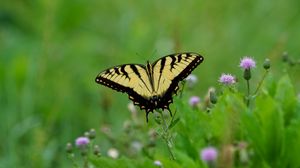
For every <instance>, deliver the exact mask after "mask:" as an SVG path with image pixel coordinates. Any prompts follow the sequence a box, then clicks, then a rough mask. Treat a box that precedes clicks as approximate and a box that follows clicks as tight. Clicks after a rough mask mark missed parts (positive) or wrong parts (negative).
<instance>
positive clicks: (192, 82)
mask: <svg viewBox="0 0 300 168" xmlns="http://www.w3.org/2000/svg"><path fill="white" fill-rule="evenodd" d="M185 80H186V82H187V85H188V87H190V88H191V87H193V86H194V85H195V84H196V83H197V81H198V78H197V76H196V75H193V74H190V75H189V76H187V77H186V78H185Z"/></svg>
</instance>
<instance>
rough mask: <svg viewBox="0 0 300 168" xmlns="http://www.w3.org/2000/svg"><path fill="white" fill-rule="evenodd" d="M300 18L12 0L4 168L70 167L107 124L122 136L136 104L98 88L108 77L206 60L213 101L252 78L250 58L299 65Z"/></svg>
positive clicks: (290, 13) (152, 4)
mask: <svg viewBox="0 0 300 168" xmlns="http://www.w3.org/2000/svg"><path fill="white" fill-rule="evenodd" d="M299 18H300V2H299V1H298V0H289V1H286V0H264V1H260V0H251V1H250V0H248V1H238V0H220V1H209V0H199V1H196V0H185V1H179V0H177V1H171V0H166V1H159V0H153V1H148V0H141V1H132V0H129V1H122V0H116V1H105V0H99V1H97V0H64V1H58V0H6V1H5V0H2V1H0V109H1V112H0V118H1V122H0V132H1V133H0V140H1V141H2V143H1V145H0V167H57V166H58V167H63V166H67V165H69V163H68V162H67V161H66V157H65V153H64V148H65V144H66V143H67V142H68V141H72V142H73V140H74V139H75V138H76V137H77V136H79V135H81V134H82V133H83V132H84V131H86V130H88V129H89V128H95V129H96V130H97V131H98V130H99V129H100V127H101V126H102V125H103V124H111V125H112V130H113V131H114V132H116V134H117V133H118V132H120V131H121V130H120V128H121V127H122V124H123V121H124V120H125V119H126V118H128V117H129V115H130V113H129V112H128V110H126V108H127V104H128V102H129V101H128V99H127V96H126V95H122V94H120V93H115V92H114V91H111V90H110V89H107V88H104V87H102V86H99V85H97V84H96V83H95V82H94V78H95V76H96V75H97V74H98V73H99V72H100V71H101V70H104V69H106V68H108V67H111V66H114V65H117V64H123V63H145V62H146V61H147V60H150V61H154V60H156V59H157V58H160V57H161V56H164V55H167V54H171V53H174V52H184V51H193V52H198V53H200V54H202V55H203V56H204V57H205V61H204V63H203V64H202V65H200V66H199V68H198V69H197V70H195V72H194V73H195V74H196V75H197V76H198V78H199V85H197V88H196V89H195V92H194V94H197V95H202V96H203V95H204V94H205V93H206V92H207V89H208V87H210V86H218V84H217V80H218V77H219V75H220V74H221V73H223V72H226V73H232V74H234V75H236V76H237V77H238V78H240V77H241V76H242V74H241V71H240V70H239V68H238V63H239V60H240V58H241V57H242V56H245V55H249V56H252V57H253V58H254V59H256V60H257V63H258V66H261V65H262V63H263V60H264V59H265V58H266V57H268V58H270V59H271V61H272V63H273V65H274V64H275V65H276V64H279V62H280V61H281V54H282V52H284V51H288V52H289V53H290V55H292V56H293V57H294V58H296V59H297V58H299V55H300V53H299V39H300V31H299V30H300V29H299V28H300V20H299ZM297 56H298V57H297ZM298 70H299V68H298ZM256 71H258V72H259V71H260V69H257V70H256ZM274 72H275V73H274V74H275V75H276V73H280V72H281V69H280V68H279V69H277V70H274ZM294 72H295V71H294ZM298 72H299V71H298ZM258 78H259V77H255V76H254V79H258ZM293 82H294V84H296V85H298V86H299V79H297V78H296V77H294V78H293ZM297 89H298V91H299V88H297ZM140 113H141V115H142V116H143V115H144V112H140ZM143 117H144V116H143ZM142 119H144V118H142ZM145 124H146V123H145ZM103 148H105V146H103Z"/></svg>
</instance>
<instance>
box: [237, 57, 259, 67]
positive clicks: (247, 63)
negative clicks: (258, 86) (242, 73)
mask: <svg viewBox="0 0 300 168" xmlns="http://www.w3.org/2000/svg"><path fill="white" fill-rule="evenodd" d="M255 66H256V63H255V61H254V60H253V59H252V58H250V57H244V58H243V59H242V60H241V62H240V67H241V68H242V69H244V70H245V69H251V68H255Z"/></svg>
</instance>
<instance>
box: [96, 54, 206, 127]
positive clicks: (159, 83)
mask: <svg viewBox="0 0 300 168" xmlns="http://www.w3.org/2000/svg"><path fill="white" fill-rule="evenodd" d="M203 59H204V58H203V57H202V56H201V55H199V54H197V53H178V54H171V55H167V56H165V57H162V58H161V59H158V60H157V61H155V62H154V63H152V64H151V63H149V62H147V64H146V66H144V65H141V64H124V65H119V66H115V67H112V68H109V69H107V70H105V71H103V72H101V73H100V74H99V75H98V76H97V77H96V79H95V81H96V82H97V83H99V84H101V85H104V86H107V87H110V88H112V89H114V90H117V91H119V92H126V93H127V94H128V96H129V99H130V100H132V101H133V103H134V104H135V105H138V106H139V107H140V109H142V110H146V119H147V121H148V113H149V112H153V110H155V109H162V110H164V109H168V110H169V105H170V103H172V102H173V98H172V96H173V95H174V94H175V93H176V92H177V90H178V83H179V82H180V81H182V80H183V79H184V78H186V77H187V76H188V75H189V74H190V73H191V72H192V70H194V69H195V68H196V67H197V66H198V65H199V64H200V63H201V62H202V61H203ZM169 111H170V110H169Z"/></svg>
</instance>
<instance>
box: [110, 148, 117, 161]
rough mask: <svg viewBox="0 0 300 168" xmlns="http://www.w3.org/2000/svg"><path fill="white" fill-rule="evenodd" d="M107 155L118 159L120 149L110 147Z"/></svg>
mask: <svg viewBox="0 0 300 168" xmlns="http://www.w3.org/2000/svg"><path fill="white" fill-rule="evenodd" d="M107 155H108V156H109V157H111V158H113V159H117V158H118V157H119V151H118V150H117V149H115V148H110V149H109V150H108V151H107Z"/></svg>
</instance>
